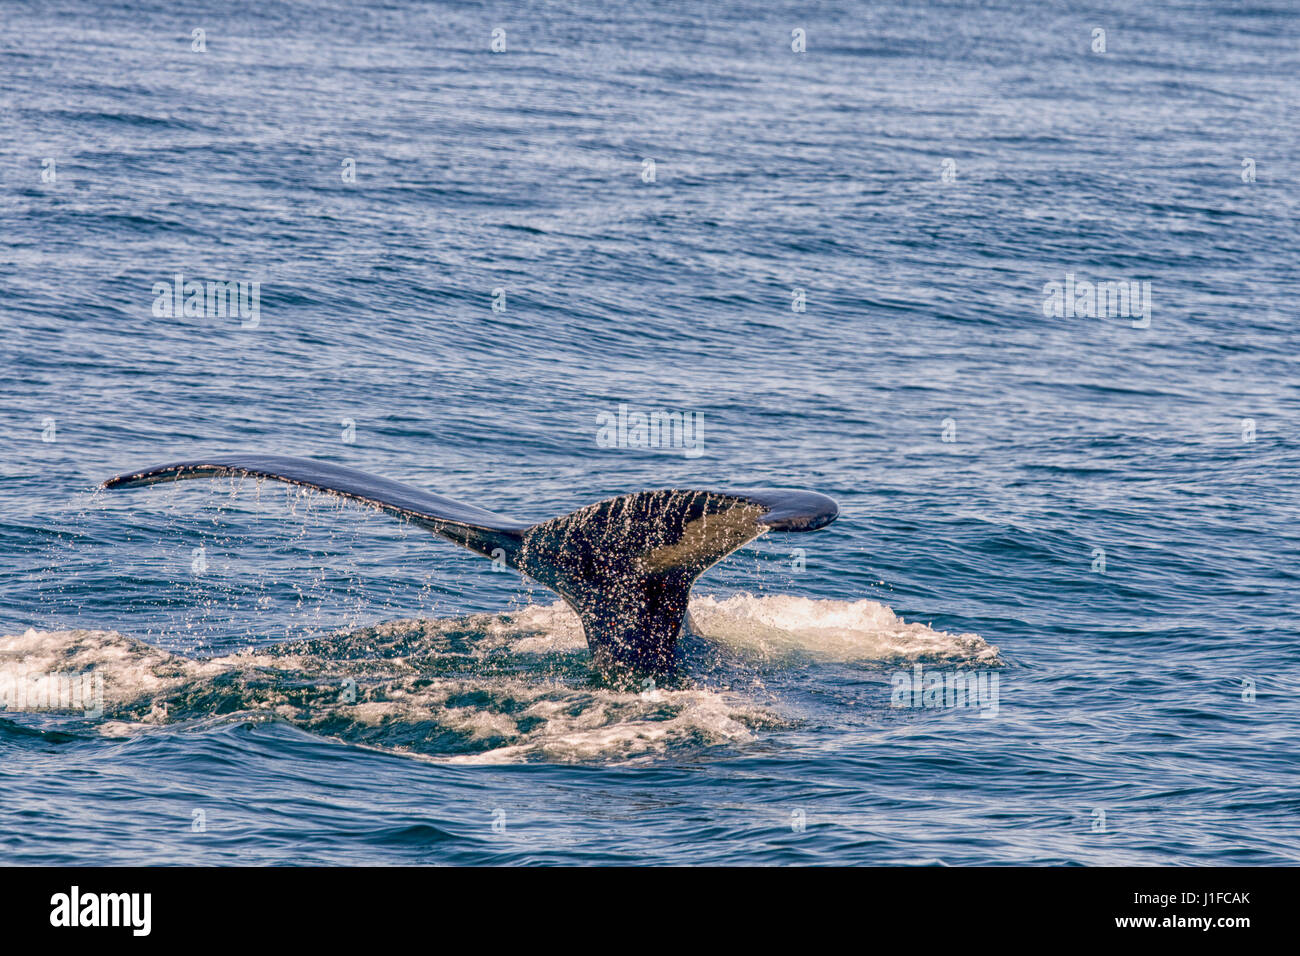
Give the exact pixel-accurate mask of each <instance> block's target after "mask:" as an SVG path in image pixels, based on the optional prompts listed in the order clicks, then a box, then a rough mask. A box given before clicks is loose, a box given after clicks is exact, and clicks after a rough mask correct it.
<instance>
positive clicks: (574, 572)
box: [102, 455, 839, 680]
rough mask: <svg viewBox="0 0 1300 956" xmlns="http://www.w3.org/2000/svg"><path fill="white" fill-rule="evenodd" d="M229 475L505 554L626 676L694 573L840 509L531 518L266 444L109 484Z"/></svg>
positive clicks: (719, 502)
mask: <svg viewBox="0 0 1300 956" xmlns="http://www.w3.org/2000/svg"><path fill="white" fill-rule="evenodd" d="M222 475H247V476H250V477H254V478H273V479H275V480H276V481H284V482H288V483H289V484H293V485H300V486H303V487H306V488H314V489H317V490H319V491H323V492H327V493H329V494H333V495H340V496H342V497H345V498H352V499H354V500H356V501H360V502H363V503H364V504H367V505H370V506H372V507H375V508H378V509H380V510H382V511H385V512H387V513H389V514H392V515H395V516H397V517H400V518H405V519H407V520H409V521H411V522H413V523H415V524H418V525H421V526H422V527H425V528H428V529H429V530H430V531H433V532H434V533H435V534H439V535H441V536H442V537H444V538H447V539H449V540H451V541H454V542H455V543H456V544H459V545H461V546H462V547H465V548H468V549H469V550H471V551H474V552H476V553H478V554H481V555H484V556H485V557H489V558H493V559H495V560H498V561H500V562H503V563H504V564H506V565H507V566H509V567H512V568H514V569H516V570H518V571H520V572H521V573H523V574H525V575H527V576H528V577H530V578H532V579H533V580H535V581H537V582H538V583H540V584H543V585H545V586H546V587H548V588H550V589H551V590H553V591H555V592H556V593H557V594H559V595H560V596H561V597H562V598H564V600H565V601H566V602H567V603H568V604H569V605H570V606H571V607H572V608H573V609H574V610H575V611H576V612H577V613H578V617H579V618H580V619H581V620H582V627H583V631H584V633H585V634H586V638H587V646H588V647H590V649H591V654H592V660H593V662H594V664H595V665H596V667H597V669H599V670H600V671H601V673H602V674H604V675H605V676H606V677H609V678H612V679H618V680H636V679H639V678H641V677H643V676H646V675H653V674H662V673H665V672H667V671H670V670H672V668H673V667H674V666H675V664H676V658H677V638H678V634H679V633H680V631H681V626H682V620H683V618H684V617H685V614H686V605H687V601H688V598H689V595H690V590H691V585H692V584H693V583H694V582H695V579H696V578H698V577H699V576H700V575H701V574H702V573H704V571H705V570H707V569H708V568H709V567H711V566H712V565H713V564H715V563H716V562H717V561H719V560H721V559H722V558H724V557H726V556H727V555H728V554H730V553H731V552H732V551H735V550H736V549H737V548H740V547H743V546H744V545H745V544H747V543H748V542H750V541H752V540H754V539H755V538H757V537H758V536H759V535H760V534H763V533H764V532H767V531H813V530H816V529H817V528H822V527H825V526H826V525H828V524H830V523H831V522H832V521H834V520H835V518H836V516H837V515H838V514H839V507H838V506H837V505H836V504H835V502H834V501H833V500H831V499H830V498H828V497H826V496H825V495H820V494H816V493H815V492H811V491H797V490H791V489H780V488H764V489H756V490H746V491H702V490H680V489H665V490H660V491H639V492H636V493H634V494H629V495H621V496H619V497H617V498H610V499H608V500H606V501H601V502H597V503H596V504H593V505H587V506H586V507H585V508H579V509H578V510H577V511H574V512H571V513H570V514H566V515H561V516H560V517H558V518H551V519H550V520H548V521H542V522H539V523H537V524H529V523H527V522H522V521H518V520H515V519H512V518H506V517H503V516H501V515H498V514H494V513H493V512H491V511H487V510H485V509H483V508H479V507H476V506H474V505H467V504H463V503H462V502H459V501H455V500H453V499H451V498H446V497H443V496H442V495H436V494H433V493H431V492H427V491H422V490H421V489H419V488H413V487H411V486H410V485H405V484H402V483H401V482H397V481H389V480H388V479H386V478H378V477H376V476H374V475H370V474H367V473H366V472H363V471H358V470H356V469H355V468H346V467H344V466H342V465H332V464H329V463H327V462H322V461H313V460H311V459H308V458H289V457H283V456H266V455H232V456H228V457H226V456H221V457H216V458H204V459H198V460H195V461H183V462H174V463H172V464H168V465H157V466H154V467H152V468H146V469H144V470H142V471H132V472H127V473H125V474H121V475H117V476H116V477H113V478H110V479H109V480H108V481H106V482H104V484H103V486H102V487H104V488H107V489H117V488H132V487H135V486H137V485H150V484H154V483H156V482H160V481H179V480H181V479H185V478H214V477H220V476H222Z"/></svg>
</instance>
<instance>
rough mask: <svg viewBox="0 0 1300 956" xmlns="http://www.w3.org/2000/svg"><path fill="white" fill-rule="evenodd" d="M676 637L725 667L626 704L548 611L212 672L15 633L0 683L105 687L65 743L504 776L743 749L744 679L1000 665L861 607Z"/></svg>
mask: <svg viewBox="0 0 1300 956" xmlns="http://www.w3.org/2000/svg"><path fill="white" fill-rule="evenodd" d="M690 626H691V628H692V630H693V631H694V632H695V634H696V636H697V638H698V639H700V640H702V641H704V642H706V643H707V644H710V645H713V646H716V647H717V648H719V649H721V650H722V651H724V652H727V653H729V654H730V655H732V660H733V661H735V662H737V665H738V666H733V667H726V666H724V667H722V668H718V667H714V668H712V669H706V670H702V671H700V672H698V673H696V674H694V675H691V676H689V677H688V678H687V679H686V680H685V681H684V682H683V683H681V684H680V685H676V686H655V685H653V684H649V683H648V684H647V685H645V686H644V687H643V688H642V689H641V690H640V691H639V692H638V691H632V690H615V689H612V688H609V687H605V686H601V685H600V684H598V683H596V682H595V681H594V679H593V677H592V674H591V670H590V667H589V660H588V654H587V647H586V642H585V640H584V639H583V635H582V628H581V626H580V624H579V622H578V619H577V617H576V616H575V615H574V614H573V613H572V612H571V611H570V610H569V609H568V607H567V606H565V605H564V604H563V603H562V602H556V603H555V604H550V605H529V606H527V607H524V608H522V609H520V610H518V611H516V612H513V613H510V614H477V615H469V616H466V617H458V618H444V619H436V620H419V619H417V620H402V621H391V622H387V623H383V624H377V625H373V626H369V627H363V628H360V629H356V630H352V631H349V632H344V633H339V634H335V635H331V636H329V637H325V638H316V639H311V640H301V641H290V642H287V643H283V644H276V645H271V646H266V647H257V648H248V649H244V650H241V651H239V652H237V653H233V654H229V655H226V656H223V657H214V658H208V659H198V658H193V657H187V656H183V655H179V654H173V653H169V652H167V651H164V650H161V649H159V648H157V647H154V646H152V645H149V644H146V643H144V642H142V641H139V640H136V639H134V638H131V637H128V636H125V635H122V634H120V633H118V632H116V631H105V630H59V631H40V630H28V631H26V632H25V633H23V634H20V635H10V636H6V637H3V638H0V673H6V672H7V673H8V674H10V675H11V676H14V675H16V676H18V677H21V676H23V675H38V674H56V673H60V674H69V673H75V674H96V675H101V676H102V678H103V680H102V688H103V690H102V694H103V713H102V715H100V714H96V715H95V716H94V717H93V718H91V717H86V716H84V715H83V716H82V717H80V718H77V717H67V718H62V724H61V726H60V727H59V729H60V730H61V731H67V730H68V728H69V725H75V726H76V727H77V728H78V732H80V733H82V734H86V735H90V734H98V735H105V736H110V737H122V736H128V735H131V734H135V733H142V732H148V731H150V730H153V729H157V728H161V727H165V726H175V725H181V724H184V723H187V722H196V721H203V722H205V723H206V722H209V721H210V720H212V719H213V718H224V719H239V720H256V719H278V720H284V721H288V722H290V723H292V724H294V725H296V726H298V727H301V728H303V729H305V730H308V731H310V732H312V733H316V734H319V735H321V736H325V737H330V738H333V739H337V740H340V741H342V742H345V743H348V744H351V745H355V746H362V747H368V748H374V749H379V750H383V751H386V752H390V753H399V754H406V755H411V756H415V757H418V758H421V759H426V760H436V761H444V762H453V763H515V762H525V761H548V762H580V761H591V760H601V761H604V762H610V761H635V760H642V759H646V758H653V757H655V756H657V755H662V754H664V753H667V752H669V751H673V752H676V751H680V750H682V749H689V748H700V747H717V746H724V745H733V746H739V745H744V744H746V743H749V742H751V741H752V740H754V739H755V737H756V735H758V734H760V733H761V732H762V731H764V730H772V729H778V728H782V727H789V726H793V725H795V724H797V723H798V715H797V714H791V713H789V708H788V706H786V705H784V704H783V703H782V702H781V701H780V700H779V698H778V699H774V698H773V695H772V694H770V693H768V692H767V691H766V690H765V689H764V688H763V686H762V685H761V684H760V683H758V682H756V681H754V680H753V679H752V676H753V675H752V674H747V673H746V668H752V667H753V666H754V665H755V664H758V665H759V666H760V668H762V669H763V673H764V675H765V676H766V677H768V678H771V677H773V676H774V675H776V674H779V672H780V670H781V668H782V666H784V665H786V664H788V663H790V662H796V661H807V660H820V661H828V662H830V661H835V662H845V663H853V662H871V661H882V662H887V661H902V660H907V661H913V660H921V659H928V660H942V661H945V662H959V663H970V664H977V663H978V664H982V665H989V664H995V663H997V648H996V647H993V646H992V645H989V644H987V643H986V642H984V641H983V640H982V639H980V638H979V637H977V636H976V635H973V634H963V635H953V634H948V633H945V632H943V631H936V630H933V629H931V628H929V627H926V626H925V625H922V624H915V623H913V624H908V623H905V622H903V621H902V620H900V619H899V618H898V617H897V615H895V614H894V612H893V611H892V610H890V609H889V608H887V607H885V606H884V605H882V604H878V603H876V602H874V601H855V602H843V601H828V600H815V599H811V598H801V597H791V596H785V595H768V596H762V597H755V596H752V595H747V594H742V595H736V596H733V597H729V598H726V599H721V600H720V599H716V598H713V597H709V596H696V597H695V598H693V599H692V601H691V605H690ZM31 716H34V715H31Z"/></svg>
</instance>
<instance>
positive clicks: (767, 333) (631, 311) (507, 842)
mask: <svg viewBox="0 0 1300 956" xmlns="http://www.w3.org/2000/svg"><path fill="white" fill-rule="evenodd" d="M196 30H201V31H203V32H202V33H201V34H196V33H195V31H196ZM497 30H501V31H504V32H503V33H496V34H495V39H494V31H497ZM1097 30H1102V31H1104V36H1103V35H1099V34H1097V33H1096V32H1095V31H1097ZM794 31H803V32H802V34H796V33H794ZM494 43H495V44H496V46H497V47H498V48H499V47H501V46H502V44H504V49H503V50H501V51H500V52H496V51H494V49H493V45H494ZM800 45H802V46H803V50H802V52H796V50H795V49H794V47H798V46H800ZM1103 45H1104V50H1103V49H1100V47H1101V46H1103ZM196 47H197V48H196ZM0 75H3V77H4V83H2V84H0V130H3V132H2V133H0V235H2V236H3V242H2V243H0V359H3V361H0V422H2V423H3V428H0V635H3V636H0V665H2V666H0V678H4V676H5V675H6V674H7V675H9V678H8V679H9V680H10V681H11V685H10V686H11V688H16V687H17V686H19V685H18V684H17V683H12V682H13V681H18V680H20V679H21V680H28V679H30V678H31V677H32V676H33V675H49V674H63V675H88V678H87V679H88V680H91V681H92V684H90V685H88V686H90V687H93V688H95V689H96V690H97V691H98V692H102V700H103V708H102V713H101V712H98V709H97V708H92V713H91V714H89V715H87V714H85V713H83V712H80V711H75V710H73V709H72V708H70V707H64V708H55V709H53V710H51V709H46V710H41V709H33V708H31V707H25V708H19V707H17V706H9V707H8V709H7V710H6V711H5V712H4V713H2V714H0V794H2V795H3V796H0V860H2V861H3V862H6V863H29V864H30V863H188V864H261V863H300V864H321V863H325V864H333V863H348V864H381V863H455V864H464V863H492V864H498V863H505V864H520V863H568V864H574V863H576V864H597V863H620V864H629V863H631V864H640V863H673V864H714V863H746V864H754V863H761V864H772V863H781V864H784V863H794V864H801V863H813V864H829V863H876V864H946V865H953V864H973V863H1077V864H1170V863H1174V864H1227V863H1236V864H1257V863H1263V864H1283V863H1290V864H1295V863H1297V862H1300V826H1298V825H1297V820H1298V817H1300V770H1298V769H1297V757H1298V756H1300V755H1298V748H1297V743H1296V740H1297V736H1298V731H1300V667H1298V664H1300V651H1298V647H1300V623H1297V618H1298V614H1297V612H1298V611H1300V607H1298V605H1300V601H1298V600H1297V597H1298V593H1300V574H1298V569H1300V535H1298V533H1297V518H1298V517H1300V508H1298V507H1297V492H1296V485H1297V476H1298V474H1297V469H1298V467H1300V389H1298V388H1297V385H1298V384H1300V360H1298V354H1300V348H1298V346H1300V335H1297V331H1296V323H1297V309H1296V305H1295V303H1296V301H1297V294H1298V293H1300V270H1298V269H1297V265H1298V264H1300V263H1298V261H1297V254H1296V248H1297V239H1298V238H1300V229H1298V227H1297V216H1298V213H1300V199H1298V198H1297V196H1298V195H1300V193H1298V192H1297V177H1298V176H1300V132H1298V130H1300V127H1298V126H1297V124H1296V122H1295V120H1296V116H1297V107H1300V8H1297V7H1296V5H1295V4H1294V3H1292V2H1289V0H1260V2H1253V3H1249V4H1236V3H1228V2H1226V0H1225V2H1199V0H1196V2H1193V0H1188V2H1158V3H1148V4H1142V5H1140V8H1133V6H1132V5H1130V4H1113V5H1111V4H1090V3H1074V2H1071V3H1063V2H1047V3H1041V4H1035V5H1033V7H1032V8H1026V7H1024V6H1023V5H1022V4H1018V3H1011V2H1009V0H998V2H987V3H979V4H964V3H927V4H917V3H900V2H882V3H871V4H853V3H826V4H816V5H807V4H793V3H781V2H778V3H746V2H725V3H703V4H692V5H684V4H673V3H654V2H651V3H639V4H635V5H629V6H618V5H614V6H610V5H607V4H598V3H594V2H590V0H583V2H576V0H574V2H558V3H529V4H522V5H514V4H494V3H482V4H475V3H470V4H455V5H450V6H444V5H407V4H403V3H391V4H375V3H351V2H349V3H338V2H333V3H330V2H321V3H310V4H308V3H284V2H278V0H260V2H258V3H245V2H235V3H229V4H220V5H203V4H194V3H185V2H182V3H161V2H131V3H125V4H122V3H113V4H110V3H104V2H102V0H99V2H91V0H67V2H53V3H43V4H33V5H27V4H19V3H5V4H4V11H3V16H0ZM177 274H180V275H181V276H183V279H182V282H185V281H195V280H197V281H203V282H208V281H213V282H249V283H252V282H256V283H259V285H258V286H257V287H256V288H257V289H258V298H257V300H256V306H257V308H256V309H253V308H252V304H253V303H252V300H250V301H249V302H247V303H246V305H248V306H249V307H248V308H247V309H246V310H245V312H246V314H242V315H234V316H232V315H217V314H200V315H192V314H185V312H184V310H183V309H182V310H181V314H168V310H167V309H165V308H163V307H162V305H160V304H159V303H158V301H157V300H159V299H160V298H161V299H163V300H167V299H168V298H169V297H168V295H166V294H165V293H159V292H158V291H157V289H156V287H157V286H158V285H159V284H162V285H163V286H164V287H166V286H167V284H168V283H172V282H174V281H175V276H176V275H177ZM1067 277H1071V278H1068V279H1067ZM1067 282H1068V283H1070V284H1071V285H1072V287H1073V288H1074V289H1075V291H1076V296H1075V297H1072V299H1071V303H1070V304H1071V305H1072V306H1078V307H1077V308H1072V309H1065V308H1061V309H1054V308H1052V293H1051V291H1050V290H1051V289H1052V286H1051V285H1050V284H1051V283H1060V284H1061V286H1062V287H1064V286H1065V284H1066V283H1067ZM1083 282H1093V283H1101V282H1124V283H1130V282H1132V283H1136V284H1137V286H1136V288H1137V290H1138V292H1139V296H1138V298H1139V300H1141V299H1142V297H1143V296H1146V295H1149V303H1150V305H1149V308H1147V307H1146V306H1145V305H1144V306H1143V308H1142V309H1140V310H1137V309H1134V308H1130V309H1129V310H1128V311H1129V313H1130V314H1123V313H1122V311H1121V310H1120V309H1119V307H1118V306H1119V302H1118V299H1116V301H1115V302H1114V303H1111V302H1107V301H1105V297H1104V296H1103V297H1102V299H1103V302H1104V304H1105V305H1106V306H1107V307H1106V308H1100V307H1095V308H1092V309H1089V308H1088V305H1087V302H1086V300H1085V299H1083V298H1080V297H1077V289H1078V287H1079V286H1078V284H1079V283H1083ZM1144 283H1149V285H1144ZM249 288H250V289H251V288H252V287H249ZM1127 290H1128V286H1127V285H1126V286H1125V291H1127ZM1112 305H1114V306H1115V308H1110V306H1112ZM1133 312H1138V313H1139V314H1137V315H1134V314H1132V313H1133ZM620 405H626V406H628V409H629V412H638V411H639V412H642V413H648V412H652V411H665V412H677V413H682V414H686V415H689V416H690V419H689V420H690V421H692V422H693V423H695V424H697V425H698V429H697V430H696V431H695V432H694V433H693V434H692V436H691V437H692V439H693V441H692V442H691V443H690V444H691V447H689V448H688V447H659V448H644V447H605V445H606V444H607V443H603V442H600V441H598V435H599V428H600V424H599V423H600V422H601V421H602V415H604V414H607V413H613V414H617V412H618V408H619V406H620ZM694 439H698V440H697V441H696V440H694ZM221 451H242V452H261V453H268V454H291V455H302V456H306V457H314V458H319V459H323V460H327V461H332V462H337V463H340V464H345V465H349V466H352V467H357V468H363V469H366V470H368V471H371V472H374V473H376V474H379V475H383V476H385V477H389V478H394V479H399V480H402V481H407V482H409V483H411V484H414V485H418V486H420V487H423V488H426V489H429V490H432V491H437V492H440V493H442V494H446V495H449V496H451V497H454V498H458V499H461V500H464V501H468V502H472V503H475V504H478V505H481V506H483V507H486V508H489V509H492V510H497V511H500V512H502V513H505V514H510V515H516V516H519V517H524V518H535V519H538V520H540V519H543V518H547V517H551V516H554V515H558V514H563V513H566V512H568V511H571V510H574V509H575V508H578V507H580V506H582V505H585V504H588V503H590V502H593V501H597V500H600V499H602V498H605V497H609V496H612V495H616V494H621V493H625V492H629V491H635V490H640V489H644V488H666V487H679V488H727V487H754V486H761V485H783V486H793V487H804V488H809V489H813V490H817V491H820V492H823V493H826V494H829V495H831V496H833V497H835V498H836V499H837V501H838V502H839V504H840V507H841V515H840V518H839V520H838V521H837V522H835V523H834V524H832V525H831V526H830V527H828V528H826V529H824V530H821V531H818V532H815V533H811V534H805V535H779V534H770V535H767V536H765V537H763V538H760V539H759V540H758V541H756V542H755V543H753V544H752V545H750V546H749V547H747V548H746V549H744V550H743V551H741V552H739V553H737V554H735V555H733V556H731V557H730V558H728V559H727V560H725V561H723V562H722V563H721V564H719V565H718V566H716V567H715V568H714V569H712V570H711V571H710V572H708V574H707V575H706V576H705V577H704V578H702V579H701V581H700V582H699V583H698V584H697V585H696V588H695V591H694V596H693V600H692V605H691V612H690V613H691V626H692V629H693V631H694V632H695V633H696V635H697V637H698V643H699V645H700V646H702V647H704V648H705V649H706V650H707V653H702V654H701V658H702V659H705V658H706V659H707V660H708V661H709V663H708V665H707V666H704V665H701V666H699V667H697V668H694V669H693V670H691V672H690V673H689V676H688V679H687V680H685V681H683V682H681V683H680V684H676V685H672V686H665V687H647V688H645V689H643V690H640V691H637V690H619V689H615V688H612V687H609V686H606V685H604V684H602V683H601V682H600V681H599V680H598V679H597V678H595V677H594V676H593V674H592V672H591V669H590V667H589V660H588V654H587V650H586V647H585V644H584V641H583V638H582V633H581V629H580V627H579V625H578V623H577V620H576V618H575V617H573V616H572V615H571V614H570V613H569V612H568V611H567V610H566V609H565V607H564V606H563V605H562V604H560V603H558V602H557V599H556V598H555V596H554V595H552V594H550V593H549V592H547V591H546V590H545V589H544V588H541V587H538V586H536V585H530V584H529V583H528V582H527V581H523V580H521V579H520V578H519V577H518V576H517V575H515V574H513V573H511V572H508V571H507V572H504V573H502V572H500V571H498V570H496V569H494V567H493V565H492V564H491V563H490V562H486V561H482V560H480V559H477V558H474V557H473V556H470V555H467V554H466V553H465V552H462V551H460V550H459V549H457V548H455V547H454V546H452V545H450V544H447V543H446V542H444V541H441V540H440V539H435V538H434V537H432V536H430V535H428V534H427V533H425V532H423V531H421V530H419V529H418V528H413V527H410V526H406V525H403V524H401V523H398V522H395V521H393V520H391V519H390V518H387V517H385V516H381V515H379V514H376V513H374V512H372V511H368V510H365V509H362V508H360V507H357V506H355V505H350V504H344V503H341V502H339V501H337V500H336V499H332V498H327V497H324V496H320V495H311V494H304V493H301V492H299V491H298V490H296V489H292V488H289V487H287V486H283V485H278V484H275V483H273V482H264V483H260V484H259V483H257V482H254V481H251V480H250V481H243V482H238V481H232V480H229V479H221V480H214V481H203V482H186V483H181V484H175V485H161V486H155V487H151V488H147V489H140V490H133V491H124V492H121V493H112V494H109V493H104V492H99V493H96V490H95V489H96V486H97V484H98V483H99V482H100V481H102V480H103V479H105V478H107V477H108V476H110V475H112V474H115V473H117V472H120V471H125V470H128V469H133V468H138V467H141V466H146V465H152V464H157V463H160V462H165V461H169V460H174V459H180V458H194V457H201V456H202V455H204V454H210V453H216V452H221ZM936 677H937V678H938V679H939V680H941V681H943V682H945V688H946V687H947V686H948V684H951V685H952V690H945V692H944V693H942V694H938V695H936V694H934V693H931V694H930V695H929V696H928V697H927V695H926V694H925V693H924V689H925V688H926V687H932V686H933V684H932V683H927V682H928V681H933V680H934V679H935V678H936ZM959 678H960V682H961V687H962V688H963V689H964V688H966V687H967V686H973V687H974V688H976V689H977V690H978V691H979V693H980V697H979V700H978V701H974V700H972V699H971V697H970V695H969V694H966V695H965V696H962V695H959V693H958V689H957V685H958V679H959ZM914 680H915V681H917V682H918V683H919V685H920V687H921V688H922V693H919V694H916V695H913V694H912V693H911V692H910V691H909V690H907V688H910V687H911V686H912V682H913V681H914ZM0 689H3V688H0ZM16 700H17V698H16V697H13V698H11V700H10V704H11V705H13V704H14V703H15V702H16ZM927 701H928V702H929V703H930V704H932V705H933V706H925V704H926V703H927ZM961 703H965V704H966V705H967V706H958V704H961ZM917 704H919V705H920V706H916V705H917Z"/></svg>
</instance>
